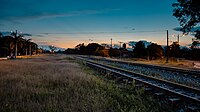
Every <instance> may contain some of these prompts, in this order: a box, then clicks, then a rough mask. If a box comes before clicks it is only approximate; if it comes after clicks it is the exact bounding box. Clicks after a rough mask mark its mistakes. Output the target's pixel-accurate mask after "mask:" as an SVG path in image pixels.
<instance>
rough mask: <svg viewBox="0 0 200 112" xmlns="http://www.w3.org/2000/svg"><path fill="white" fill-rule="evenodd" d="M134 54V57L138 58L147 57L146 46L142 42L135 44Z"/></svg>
mask: <svg viewBox="0 0 200 112" xmlns="http://www.w3.org/2000/svg"><path fill="white" fill-rule="evenodd" d="M133 52H134V56H135V57H137V58H141V57H145V56H146V55H147V52H146V48H145V45H144V43H143V42H142V41H139V42H137V43H136V44H135V48H134V50H133Z"/></svg>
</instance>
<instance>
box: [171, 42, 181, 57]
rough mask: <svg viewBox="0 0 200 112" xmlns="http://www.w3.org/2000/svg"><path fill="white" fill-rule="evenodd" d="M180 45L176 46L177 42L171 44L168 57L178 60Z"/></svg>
mask: <svg viewBox="0 0 200 112" xmlns="http://www.w3.org/2000/svg"><path fill="white" fill-rule="evenodd" d="M179 46H180V45H179V44H178V42H173V43H172V44H171V45H170V55H171V56H172V57H175V58H178V57H179V53H180V47H179Z"/></svg>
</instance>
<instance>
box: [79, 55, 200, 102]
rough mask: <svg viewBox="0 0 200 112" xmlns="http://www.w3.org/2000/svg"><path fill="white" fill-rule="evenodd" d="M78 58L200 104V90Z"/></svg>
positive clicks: (93, 65)
mask: <svg viewBox="0 0 200 112" xmlns="http://www.w3.org/2000/svg"><path fill="white" fill-rule="evenodd" d="M77 58H78V59H80V60H82V61H85V62H86V64H88V65H90V66H92V67H97V68H100V69H103V70H106V71H109V72H112V73H114V74H117V75H120V76H122V77H124V78H128V79H134V80H136V81H138V82H141V83H143V84H145V85H147V86H149V87H152V88H153V89H156V90H158V91H161V92H165V93H166V94H170V95H173V96H177V97H179V98H181V99H182V100H184V101H189V102H191V103H197V104H200V89H197V88H192V87H189V86H185V85H182V84H178V83H174V82H170V81H166V80H162V79H158V78H155V77H151V76H147V75H143V74H140V73H135V72H133V71H129V70H126V69H122V68H118V67H114V66H110V65H103V64H100V63H97V62H94V61H91V60H87V59H84V58H80V57H77Z"/></svg>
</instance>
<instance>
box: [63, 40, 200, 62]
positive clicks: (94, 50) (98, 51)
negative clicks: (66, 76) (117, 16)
mask: <svg viewBox="0 0 200 112" xmlns="http://www.w3.org/2000/svg"><path fill="white" fill-rule="evenodd" d="M168 50H169V51H168V55H169V57H170V58H174V59H177V58H185V59H190V60H200V49H198V48H196V47H194V46H193V47H191V48H187V47H183V48H181V47H180V45H179V44H178V43H177V42H173V43H172V44H171V45H170V46H169V47H168ZM64 53H65V54H80V55H95V56H104V57H119V58H121V57H123V58H143V59H148V60H156V59H162V58H164V57H166V56H167V47H162V46H161V45H158V44H156V43H152V44H150V45H148V46H146V47H145V43H144V42H143V41H139V42H137V43H136V44H135V47H134V48H133V50H132V51H129V50H127V49H126V46H124V45H123V47H121V48H119V49H117V48H107V47H105V46H102V45H100V44H98V43H90V44H88V45H84V43H82V44H78V45H77V46H76V47H75V48H74V49H70V48H69V49H67V50H65V51H64Z"/></svg>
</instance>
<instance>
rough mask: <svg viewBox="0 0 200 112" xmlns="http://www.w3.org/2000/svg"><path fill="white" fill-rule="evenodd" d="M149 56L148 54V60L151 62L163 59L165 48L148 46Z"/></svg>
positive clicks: (153, 45)
mask: <svg viewBox="0 0 200 112" xmlns="http://www.w3.org/2000/svg"><path fill="white" fill-rule="evenodd" d="M147 54H148V59H150V60H152V59H158V58H162V56H163V48H162V47H161V46H160V45H157V44H154V43H152V44H150V45H148V46H147Z"/></svg>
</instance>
